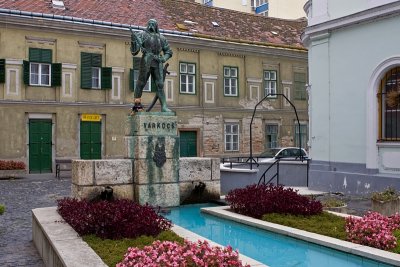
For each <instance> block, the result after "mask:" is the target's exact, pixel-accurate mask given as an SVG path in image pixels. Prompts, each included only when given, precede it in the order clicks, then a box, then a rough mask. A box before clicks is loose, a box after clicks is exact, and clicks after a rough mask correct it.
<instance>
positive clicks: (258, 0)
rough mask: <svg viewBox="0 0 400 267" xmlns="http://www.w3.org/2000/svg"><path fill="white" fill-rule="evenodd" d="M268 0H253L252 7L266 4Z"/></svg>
mask: <svg viewBox="0 0 400 267" xmlns="http://www.w3.org/2000/svg"><path fill="white" fill-rule="evenodd" d="M266 2H267V0H251V7H254V8H256V7H258V6H261V5H262V4H265V3H266Z"/></svg>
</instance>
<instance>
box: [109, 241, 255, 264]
mask: <svg viewBox="0 0 400 267" xmlns="http://www.w3.org/2000/svg"><path fill="white" fill-rule="evenodd" d="M128 266H136V267H159V266H165V267H173V266H185V267H206V266H209V267H214V266H215V267H217V266H218V267H243V266H245V267H250V265H243V264H242V262H241V261H240V260H239V253H238V252H237V251H234V250H233V249H232V247H230V246H227V247H225V248H220V247H212V246H210V245H209V244H208V242H207V241H198V242H197V243H193V242H189V241H186V240H185V243H184V244H183V245H181V244H179V243H177V242H170V241H164V242H161V241H159V240H157V241H154V242H153V244H152V245H151V246H146V247H144V248H143V249H138V248H135V247H132V248H129V249H128V252H127V253H126V254H125V258H124V259H123V260H122V262H120V263H118V264H117V265H116V267H128Z"/></svg>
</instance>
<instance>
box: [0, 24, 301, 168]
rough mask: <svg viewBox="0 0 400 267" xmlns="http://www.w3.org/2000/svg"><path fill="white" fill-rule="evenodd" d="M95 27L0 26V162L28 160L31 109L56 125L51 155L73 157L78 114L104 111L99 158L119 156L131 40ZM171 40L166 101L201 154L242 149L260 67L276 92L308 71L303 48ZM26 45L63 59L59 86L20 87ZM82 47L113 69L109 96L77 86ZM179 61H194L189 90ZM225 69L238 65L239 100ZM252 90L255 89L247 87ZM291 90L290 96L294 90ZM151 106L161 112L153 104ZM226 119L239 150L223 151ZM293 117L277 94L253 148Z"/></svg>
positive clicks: (285, 128) (262, 116)
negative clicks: (1, 80)
mask: <svg viewBox="0 0 400 267" xmlns="http://www.w3.org/2000/svg"><path fill="white" fill-rule="evenodd" d="M93 32H94V33H90V34H89V33H82V32H74V31H68V32H63V33H60V31H50V30H47V29H44V28H41V27H37V28H30V29H26V28H24V29H22V28H19V27H11V26H10V27H8V26H7V27H1V28H0V58H5V59H6V60H7V62H6V72H10V73H11V74H10V75H11V76H10V77H8V78H7V82H8V83H7V82H6V83H5V84H0V115H1V116H0V118H1V124H2V125H3V127H1V128H0V137H1V138H2V140H3V141H4V142H2V143H3V144H4V145H1V146H0V159H3V158H4V159H8V158H11V159H22V160H24V161H26V162H27V161H28V159H27V157H28V155H27V154H28V150H27V149H28V148H27V142H28V137H27V122H28V120H29V116H31V115H32V114H36V115H37V114H39V115H41V114H47V115H49V114H50V115H51V118H52V122H53V124H54V126H53V127H54V132H53V134H54V137H53V138H54V153H53V158H56V157H73V158H77V157H79V146H80V144H79V122H80V117H79V116H80V115H81V114H84V113H89V114H100V115H102V124H103V129H104V132H103V140H102V143H103V148H102V156H103V158H116V157H119V158H121V157H123V154H124V141H123V137H124V124H125V118H126V115H128V114H129V112H130V107H131V106H130V103H132V97H133V95H132V92H131V91H130V90H129V69H130V68H132V55H131V54H130V43H129V38H127V37H122V36H120V37H115V36H107V35H105V34H95V30H93ZM209 42H213V41H211V40H210V41H209ZM170 44H171V47H172V50H173V52H174V55H173V57H172V58H171V59H170V60H169V61H168V63H169V64H170V67H169V71H170V72H171V75H169V76H167V79H168V80H170V81H172V82H173V88H172V89H173V98H172V99H171V100H170V101H168V104H169V106H170V107H171V109H173V110H175V111H176V112H177V115H178V120H179V127H180V129H195V130H197V131H198V133H199V136H198V143H199V146H200V149H199V153H198V154H199V156H210V155H211V156H222V155H231V154H239V153H245V152H248V149H249V148H248V123H249V119H250V118H251V115H252V112H253V108H254V106H255V104H256V103H257V102H258V101H259V100H260V99H261V98H263V94H264V93H263V92H264V88H263V87H264V84H263V71H264V70H266V69H270V68H274V69H276V70H277V71H278V92H282V90H283V87H284V86H286V87H289V88H290V89H291V90H293V85H284V84H283V83H282V81H287V82H290V81H293V74H294V71H299V70H300V71H302V72H304V73H306V71H307V60H306V53H305V52H293V53H297V55H298V54H299V53H300V54H303V55H304V59H301V60H300V59H293V58H291V57H290V56H286V57H284V56H273V55H268V54H267V53H265V54H263V53H256V52H251V53H250V52H244V50H243V51H242V49H240V47H239V48H238V49H237V50H236V51H233V50H232V48H231V49H230V50H229V51H228V52H227V49H226V48H225V47H224V45H225V44H224V45H221V48H219V49H217V48H208V47H205V46H204V44H201V45H200V44H199V45H187V44H185V40H184V39H182V40H178V41H177V40H176V39H174V42H170ZM226 45H227V46H228V45H232V44H228V43H227V44H226ZM30 47H32V48H33V47H34V48H46V49H51V50H52V51H53V62H54V63H62V64H63V68H62V72H63V77H64V78H65V79H63V85H62V86H60V87H45V86H26V85H24V84H23V80H22V74H23V69H22V60H28V57H29V48H30ZM259 49H261V48H259ZM260 51H262V50H260ZM81 52H89V53H99V54H102V65H103V66H104V67H112V68H113V76H114V78H115V82H117V81H118V79H119V81H120V89H121V90H120V97H115V95H114V94H115V91H113V90H95V89H81V88H80V84H81V83H80V65H81V64H80V55H81V54H80V53H81ZM138 56H140V54H139V55H138ZM179 62H188V63H195V64H196V94H194V95H191V94H183V93H180V92H179V83H180V81H179ZM224 66H231V67H237V68H238V71H239V78H238V89H239V96H237V97H227V96H224V91H223V78H224V76H223V75H224V74H223V67H224ZM7 84H8V85H7ZM115 84H116V83H115ZM7 86H8V89H7V88H6V87H7ZM250 87H251V88H252V90H253V92H250ZM256 92H257V94H258V99H251V98H250V96H252V97H253V98H254V96H255V94H256ZM291 95H292V96H294V93H293V92H292V93H291ZM153 97H154V94H153V93H146V92H145V93H143V97H142V99H143V103H144V105H145V106H147V105H148V104H149V103H150V102H151V100H152V99H153ZM294 102H295V103H296V106H297V107H298V110H299V114H300V117H301V120H302V121H307V120H308V117H307V101H294ZM155 110H159V105H158V103H157V105H156V107H155ZM36 115H35V116H36ZM230 120H237V121H238V122H239V123H240V134H241V138H240V142H241V144H240V148H241V150H240V151H234V152H226V151H225V150H224V123H225V122H226V121H230ZM293 120H294V113H293V112H292V111H291V107H288V106H285V105H284V103H283V100H282V99H281V98H277V99H274V100H271V101H268V103H267V104H265V105H264V106H263V107H262V108H261V109H260V112H258V113H257V123H256V125H257V129H256V130H255V131H254V133H255V134H256V136H255V137H254V138H255V139H254V140H256V148H255V152H261V151H262V150H263V149H264V145H265V132H264V127H265V123H267V122H268V121H273V122H279V124H280V126H282V132H281V133H280V135H281V136H280V138H281V137H282V138H283V137H285V136H289V138H290V134H291V133H290V131H291V132H292V133H293V130H291V129H292V128H293ZM15 132H17V133H18V134H15ZM203 142H204V143H203Z"/></svg>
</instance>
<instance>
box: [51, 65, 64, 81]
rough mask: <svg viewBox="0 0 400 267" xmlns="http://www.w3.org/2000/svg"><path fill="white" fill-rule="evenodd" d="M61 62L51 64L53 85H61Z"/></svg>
mask: <svg viewBox="0 0 400 267" xmlns="http://www.w3.org/2000/svg"><path fill="white" fill-rule="evenodd" d="M61 70H62V64H61V63H53V64H51V86H61Z"/></svg>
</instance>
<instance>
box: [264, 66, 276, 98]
mask: <svg viewBox="0 0 400 267" xmlns="http://www.w3.org/2000/svg"><path fill="white" fill-rule="evenodd" d="M276 88H277V73H276V70H265V71H264V94H265V96H267V95H268V94H276V93H277V90H276ZM269 97H271V98H276V95H270V96H269Z"/></svg>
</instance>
